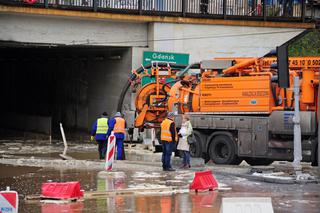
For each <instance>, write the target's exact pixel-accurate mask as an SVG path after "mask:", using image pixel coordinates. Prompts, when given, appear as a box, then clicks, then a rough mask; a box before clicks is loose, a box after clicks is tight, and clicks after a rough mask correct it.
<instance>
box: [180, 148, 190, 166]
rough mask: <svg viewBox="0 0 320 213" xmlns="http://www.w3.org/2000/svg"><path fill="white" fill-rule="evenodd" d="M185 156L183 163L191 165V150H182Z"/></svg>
mask: <svg viewBox="0 0 320 213" xmlns="http://www.w3.org/2000/svg"><path fill="white" fill-rule="evenodd" d="M182 155H183V156H182V157H183V161H182V163H183V165H190V152H189V151H182Z"/></svg>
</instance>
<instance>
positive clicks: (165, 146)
mask: <svg viewBox="0 0 320 213" xmlns="http://www.w3.org/2000/svg"><path fill="white" fill-rule="evenodd" d="M176 142H178V134H177V129H176V124H175V123H174V113H173V112H169V113H168V115H167V118H166V119H164V120H163V121H162V123H161V143H162V168H163V171H175V170H174V169H173V168H172V166H171V155H172V151H173V150H174V149H175V146H176Z"/></svg>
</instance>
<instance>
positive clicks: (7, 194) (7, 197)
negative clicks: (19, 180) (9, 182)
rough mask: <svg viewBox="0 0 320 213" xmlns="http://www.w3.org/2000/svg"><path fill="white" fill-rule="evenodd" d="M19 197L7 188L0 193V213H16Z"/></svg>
mask: <svg viewBox="0 0 320 213" xmlns="http://www.w3.org/2000/svg"><path fill="white" fill-rule="evenodd" d="M18 204H19V197H18V193H17V192H16V191H10V187H7V190H6V191H0V212H6V213H17V212H18Z"/></svg>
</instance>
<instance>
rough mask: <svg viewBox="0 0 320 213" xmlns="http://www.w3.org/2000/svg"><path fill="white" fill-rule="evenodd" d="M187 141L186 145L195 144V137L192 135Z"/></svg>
mask: <svg viewBox="0 0 320 213" xmlns="http://www.w3.org/2000/svg"><path fill="white" fill-rule="evenodd" d="M187 141H188V144H189V145H190V144H194V143H196V142H197V139H196V137H195V136H194V134H193V133H192V134H191V135H189V136H188V138H187Z"/></svg>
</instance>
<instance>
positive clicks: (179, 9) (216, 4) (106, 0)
mask: <svg viewBox="0 0 320 213" xmlns="http://www.w3.org/2000/svg"><path fill="white" fill-rule="evenodd" d="M0 4H10V5H16V6H24V7H42V8H55V9H64V10H84V11H95V12H112V13H124V14H139V15H154V16H162V15H166V16H181V17H196V18H208V19H210V18H215V19H241V20H261V21H287V22H290V21H295V22H304V21H305V1H304V0H0Z"/></svg>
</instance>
